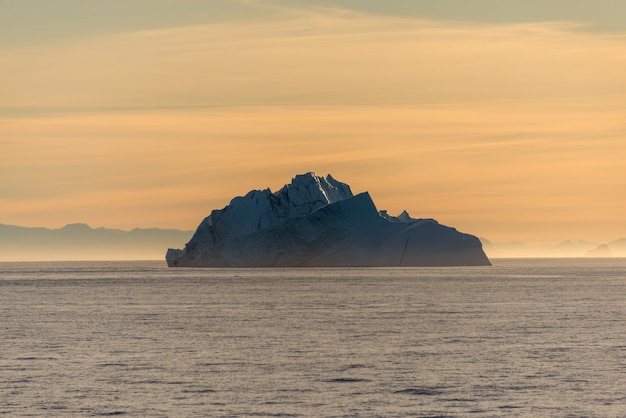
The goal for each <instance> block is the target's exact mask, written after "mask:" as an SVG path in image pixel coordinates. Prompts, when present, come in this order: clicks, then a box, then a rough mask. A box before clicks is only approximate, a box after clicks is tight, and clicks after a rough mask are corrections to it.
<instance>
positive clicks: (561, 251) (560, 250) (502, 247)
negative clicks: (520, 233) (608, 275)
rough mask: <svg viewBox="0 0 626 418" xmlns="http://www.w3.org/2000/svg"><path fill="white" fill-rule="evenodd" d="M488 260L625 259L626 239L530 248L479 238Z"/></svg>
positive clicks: (522, 244)
mask: <svg viewBox="0 0 626 418" xmlns="http://www.w3.org/2000/svg"><path fill="white" fill-rule="evenodd" d="M480 241H481V242H482V244H483V250H484V251H485V253H486V254H487V256H488V257H490V258H548V257H553V258H558V257H626V238H621V239H618V240H615V241H611V242H609V243H598V242H590V241H564V242H561V243H560V244H555V245H538V246H532V245H528V244H525V243H523V242H518V241H514V242H509V243H494V242H491V241H489V240H488V239H485V238H480Z"/></svg>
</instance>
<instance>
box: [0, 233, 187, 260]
mask: <svg viewBox="0 0 626 418" xmlns="http://www.w3.org/2000/svg"><path fill="white" fill-rule="evenodd" d="M192 234H193V231H179V230H176V229H159V228H148V229H140V228H136V229H133V230H132V231H123V230H121V229H109V228H91V227H90V226H88V225H85V224H70V225H66V226H64V227H63V228H59V229H48V228H29V227H22V226H14V225H3V224H0V261H47V260H163V259H164V256H165V251H166V249H167V248H168V247H172V246H175V245H184V244H185V243H186V242H187V241H189V239H190V238H191V236H192Z"/></svg>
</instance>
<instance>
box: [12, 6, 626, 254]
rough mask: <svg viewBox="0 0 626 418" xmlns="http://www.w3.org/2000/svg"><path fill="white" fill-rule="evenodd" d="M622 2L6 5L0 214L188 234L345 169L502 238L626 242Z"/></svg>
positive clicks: (20, 221) (380, 193)
mask: <svg viewBox="0 0 626 418" xmlns="http://www.w3.org/2000/svg"><path fill="white" fill-rule="evenodd" d="M623 16H626V2H624V1H622V0H553V1H549V2H546V1H545V0H544V1H538V0H526V1H523V2H520V1H518V0H510V1H507V0H473V1H471V2H470V1H466V0H438V1H436V2H435V1H426V0H424V1H421V0H395V1H394V0H387V1H384V2H383V1H375V0H320V1H304V0H107V1H97V0H55V1H54V2H51V1H49V0H0V223H3V224H13V225H22V226H39V227H41V226H43V227H49V228H58V227H61V226H63V225H65V224H68V223H74V222H84V223H87V224H89V225H91V226H93V227H100V226H104V227H110V228H121V229H132V228H135V227H162V228H178V229H183V230H192V229H195V227H196V226H197V225H198V224H199V222H200V221H201V220H202V218H203V217H204V216H206V215H208V214H209V213H210V211H211V210H212V209H219V208H222V207H224V206H225V205H226V204H228V202H229V201H230V199H231V198H233V197H234V196H238V195H243V194H245V193H246V192H248V191H249V190H251V189H264V188H267V187H270V188H271V189H272V190H278V189H279V188H280V187H282V186H283V185H284V184H286V183H289V182H290V181H291V178H292V177H293V176H294V175H295V174H298V173H305V172H309V171H313V172H315V173H316V174H318V175H326V174H328V173H331V174H332V175H333V176H334V177H335V178H336V179H338V180H339V181H343V182H346V183H348V184H350V186H351V187H352V190H353V191H354V192H355V193H357V192H362V191H369V192H370V194H371V195H372V198H373V199H374V202H375V203H376V204H377V206H378V208H379V209H386V210H388V211H389V212H390V213H392V214H393V213H400V212H401V211H402V210H404V209H406V210H407V211H408V212H409V213H410V214H411V215H412V216H413V217H418V218H420V217H424V218H435V219H437V220H438V221H440V222H441V223H444V224H446V225H449V226H453V227H456V228H457V229H459V230H460V231H463V232H468V233H472V234H474V235H477V236H480V237H485V238H487V239H489V240H491V241H495V242H509V241H514V240H516V241H524V242H527V243H531V244H541V243H555V242H560V241H563V240H591V241H595V242H609V241H611V240H615V239H618V238H623V237H626V192H625V191H626V118H625V117H624V115H626V19H623Z"/></svg>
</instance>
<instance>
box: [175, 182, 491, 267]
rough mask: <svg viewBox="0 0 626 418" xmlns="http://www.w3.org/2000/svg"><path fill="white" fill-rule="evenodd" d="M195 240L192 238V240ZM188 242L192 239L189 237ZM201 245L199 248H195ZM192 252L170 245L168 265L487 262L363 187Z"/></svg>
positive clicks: (455, 236) (469, 246)
mask: <svg viewBox="0 0 626 418" xmlns="http://www.w3.org/2000/svg"><path fill="white" fill-rule="evenodd" d="M192 241H193V240H192ZM190 244H191V242H190ZM188 247H189V245H188ZM199 248H201V250H200V251H199V250H198V249H199ZM193 249H194V251H188V249H187V248H186V249H185V250H171V249H170V250H168V253H167V256H166V259H167V262H168V265H169V266H193V267H343V266H345V267H349V266H370V267H393V266H449V265H490V263H489V260H488V259H487V257H486V255H485V254H484V252H483V251H482V246H481V243H480V241H479V240H478V238H476V237H474V236H472V235H468V234H462V233H459V232H458V231H456V230H455V229H453V228H449V227H446V226H443V225H440V224H438V223H437V222H436V221H433V220H416V219H412V218H410V217H409V216H408V214H407V215H406V216H405V217H404V218H402V219H399V218H394V219H392V220H391V219H388V218H385V217H383V216H381V213H380V212H379V211H378V210H377V209H376V206H375V205H374V202H373V201H372V199H371V197H370V196H369V194H368V193H367V192H365V193H361V194H358V195H356V196H353V197H350V198H347V199H343V200H339V201H336V202H334V203H330V204H328V205H326V206H323V207H321V208H320V209H318V210H316V211H314V212H313V213H311V214H309V215H306V216H300V217H295V218H289V219H287V220H285V221H284V222H281V223H278V224H275V225H272V226H270V227H267V228H263V229H260V230H258V231H256V232H253V233H250V234H247V235H244V236H236V237H233V238H231V239H228V240H225V241H223V242H221V243H219V244H217V245H210V246H207V245H205V246H198V245H193Z"/></svg>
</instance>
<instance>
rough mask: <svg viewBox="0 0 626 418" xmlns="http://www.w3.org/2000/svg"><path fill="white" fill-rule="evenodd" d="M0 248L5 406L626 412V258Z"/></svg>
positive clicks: (145, 410) (201, 412)
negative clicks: (380, 260)
mask: <svg viewBox="0 0 626 418" xmlns="http://www.w3.org/2000/svg"><path fill="white" fill-rule="evenodd" d="M494 264H495V265H494V266H493V267H472V268H458V267H457V268H390V269H385V268H380V269H379V268H376V269H372V268H369V269H357V268H352V269H343V268H341V269H168V268H167V267H166V266H165V263H164V262H63V263H61V262H59V263H0V313H1V316H0V318H2V322H1V323H0V415H5V416H10V417H14V416H15V417H21V416H30V417H50V416H80V417H82V416H116V415H119V416H132V417H135V416H136V417H205V416H206V417H213V416H215V417H220V416H223V417H239V416H242V417H243V416H306V417H308V416H312V417H344V416H354V417H379V416H381V417H494V416H507V417H508V416H511V417H583V416H585V417H620V416H626V322H625V318H626V259H591V260H587V259H559V260H537V259H535V260H530V259H528V260H494Z"/></svg>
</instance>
